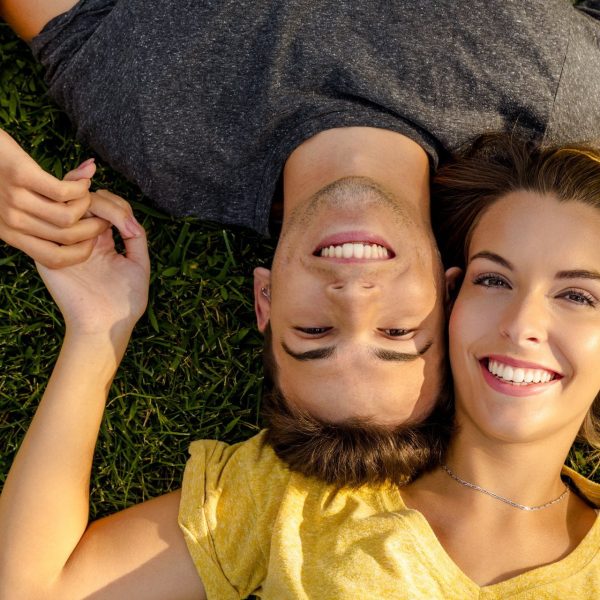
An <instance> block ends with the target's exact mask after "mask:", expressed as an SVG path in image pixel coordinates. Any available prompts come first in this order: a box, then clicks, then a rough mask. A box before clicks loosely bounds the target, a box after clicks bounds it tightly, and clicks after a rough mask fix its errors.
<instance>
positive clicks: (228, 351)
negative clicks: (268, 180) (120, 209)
mask: <svg viewBox="0 0 600 600" xmlns="http://www.w3.org/2000/svg"><path fill="white" fill-rule="evenodd" d="M0 127H1V128H3V129H5V130H6V131H7V132H8V133H10V134H11V135H12V136H13V137H15V138H16V139H17V141H18V142H19V143H21V145H22V146H23V147H24V148H25V149H26V150H27V151H28V152H30V153H31V154H32V155H33V157H34V158H35V159H36V160H37V161H38V162H39V163H40V164H41V165H42V166H43V167H44V168H45V169H46V170H48V171H50V172H52V173H54V174H55V175H57V176H59V177H60V176H61V175H62V174H63V173H64V172H66V171H67V170H69V169H71V168H73V167H74V166H76V165H77V164H79V162H81V161H82V160H84V159H85V158H87V157H89V156H94V154H93V153H92V152H90V151H89V150H88V149H86V148H83V147H81V145H80V144H79V143H77V142H76V141H75V138H74V132H73V128H72V127H71V125H70V124H69V122H68V120H67V119H66V117H65V116H64V114H63V113H62V112H61V111H60V110H59V109H57V108H56V106H55V105H54V104H53V103H52V101H51V100H49V99H48V98H47V97H46V95H45V86H44V84H43V80H42V77H41V70H40V69H39V67H38V66H37V65H36V64H35V62H34V61H33V59H32V57H31V55H30V52H29V49H28V48H27V46H26V45H25V44H23V43H22V42H20V41H19V40H17V39H16V38H15V37H14V35H13V34H12V32H11V31H10V30H9V29H8V27H7V26H5V25H3V24H0ZM95 181H96V185H97V186H98V187H106V188H108V189H111V190H112V191H115V192H116V193H119V194H121V195H122V196H124V197H125V198H127V199H129V200H130V201H132V203H133V205H134V208H135V211H136V214H137V216H138V218H139V219H140V220H141V222H142V223H143V225H144V227H146V229H147V230H148V236H149V240H150V254H151V258H152V268H153V274H152V280H151V288H150V303H149V309H148V312H147V313H146V315H145V316H144V317H143V318H142V319H141V321H140V322H139V324H138V326H137V327H136V330H135V332H134V335H133V339H132V342H131V344H130V347H129V349H128V351H127V354H126V356H125V359H124V361H123V365H122V367H121V369H120V370H119V372H118V374H117V377H116V379H115V382H114V384H113V386H112V389H111V392H110V398H109V402H108V408H107V410H106V415H105V419H104V422H103V425H102V430H101V432H100V438H99V441H98V448H97V454H96V459H95V467H94V472H93V481H92V495H91V505H92V509H91V512H92V517H98V516H101V515H104V514H107V513H111V512H114V511H115V510H119V509H122V508H124V507H125V506H128V505H130V504H133V503H137V502H140V501H142V500H145V499H147V498H150V497H153V496H156V495H158V494H161V493H163V492H165V491H167V490H171V489H175V488H177V487H178V486H179V484H180V481H181V475H182V471H183V466H184V464H185V461H186V456H187V447H188V445H189V443H190V441H191V440H193V439H197V438H204V437H206V438H218V439H222V440H226V441H230V442H232V441H237V440H242V439H246V438H248V437H250V436H251V435H253V434H254V433H256V432H257V431H258V429H259V424H260V421H259V417H258V412H259V406H260V387H261V364H260V351H261V345H262V338H261V336H260V334H259V333H258V332H257V330H256V328H255V326H254V316H253V300H252V286H251V275H252V269H253V267H254V266H256V265H259V264H268V263H269V257H270V256H272V252H273V245H272V244H270V243H266V242H265V241H264V240H262V239H261V238H260V237H259V236H257V235H253V234H251V233H250V232H248V231H241V230H235V229H224V228H223V227H221V226H218V225H211V224H206V223H200V222H199V221H197V220H194V219H183V220H182V219H179V220H175V219H171V218H169V217H167V216H165V215H162V214H160V213H158V212H156V211H155V210H151V209H150V208H149V207H148V204H147V203H145V202H144V199H143V198H142V197H141V196H140V193H139V191H138V190H137V189H136V188H135V187H134V186H132V185H130V184H129V183H127V182H126V181H125V180H124V179H123V178H122V177H120V176H119V175H117V174H116V173H114V172H113V171H111V170H110V169H108V168H106V167H105V166H103V165H102V163H101V162H100V163H99V169H98V175H97V177H96V178H95ZM63 332H64V329H63V324H62V318H61V316H60V313H59V312H58V310H57V309H56V307H55V305H54V303H53V302H52V300H51V299H50V297H49V296H48V294H47V292H46V290H45V288H44V285H43V284H42V282H41V279H40V278H39V276H38V274H37V272H36V270H35V268H34V266H33V263H32V261H31V260H30V259H28V258H27V257H26V256H24V255H23V254H22V253H20V252H18V251H16V250H14V249H12V248H10V247H8V246H6V245H4V244H2V243H0V365H2V368H1V369H0V448H1V449H2V450H1V452H0V487H1V486H2V484H3V482H4V479H5V477H6V474H7V472H8V469H9V467H10V464H11V462H12V459H13V456H14V453H15V451H16V449H17V447H18V445H19V443H20V441H21V439H22V437H23V434H24V432H25V431H26V429H27V427H28V425H29V422H30V420H31V418H32V416H33V413H34V411H35V408H36V406H37V404H38V402H39V400H40V397H41V395H42V393H43V390H44V386H45V384H46V381H47V379H48V377H49V374H50V372H51V369H52V366H53V363H54V362H55V360H56V357H57V353H58V350H59V347H60V343H61V339H62V335H63Z"/></svg>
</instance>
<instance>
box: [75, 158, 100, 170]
mask: <svg viewBox="0 0 600 600" xmlns="http://www.w3.org/2000/svg"><path fill="white" fill-rule="evenodd" d="M95 161H96V159H95V158H88V159H87V160H86V161H84V162H82V163H81V164H80V165H79V166H78V167H77V169H76V171H79V169H83V168H84V167H87V166H88V165H91V164H92V163H94V162H95Z"/></svg>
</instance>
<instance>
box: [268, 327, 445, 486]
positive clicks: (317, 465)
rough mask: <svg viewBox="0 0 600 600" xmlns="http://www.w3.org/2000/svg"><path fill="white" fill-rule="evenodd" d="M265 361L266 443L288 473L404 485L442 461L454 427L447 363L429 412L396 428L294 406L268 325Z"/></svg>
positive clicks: (338, 482)
mask: <svg viewBox="0 0 600 600" xmlns="http://www.w3.org/2000/svg"><path fill="white" fill-rule="evenodd" d="M263 365H264V392H263V405H262V414H263V418H264V419H265V421H266V424H267V434H266V442H267V443H268V444H269V445H270V446H271V447H272V448H273V450H274V451H275V453H276V454H277V456H278V457H279V458H280V459H281V460H282V461H284V462H285V463H286V464H287V465H288V467H289V468H290V469H291V470H292V471H296V472H299V473H302V474H304V475H306V476H309V477H317V478H319V479H321V480H322V481H325V482H327V483H329V484H334V485H338V486H351V487H358V486H361V485H364V484H382V483H384V482H394V483H405V482H407V481H409V480H411V479H413V478H415V477H416V476H418V475H419V474H421V473H423V472H425V471H428V470H431V469H433V468H435V467H436V466H438V465H439V464H440V463H441V462H442V461H443V458H444V455H445V453H446V449H447V447H448V443H449V441H450V437H451V435H452V433H453V429H454V402H453V398H452V392H451V385H450V384H449V381H448V378H449V367H448V365H447V363H446V361H444V365H445V366H444V371H445V372H444V373H442V377H441V380H442V385H441V389H440V392H439V395H438V399H437V402H436V404H435V406H434V408H433V410H432V412H431V413H430V414H429V415H428V416H427V417H425V418H424V419H422V420H420V421H419V422H413V423H403V424H402V425H399V426H397V427H389V426H383V425H379V424H376V423H373V422H371V421H369V420H365V419H358V418H357V419H347V420H345V421H343V422H340V423H331V422H327V421H324V420H322V419H320V418H318V417H315V416H314V415H311V414H310V413H308V412H307V411H305V410H301V409H299V408H297V407H295V406H293V405H292V404H291V403H290V402H288V401H287V399H286V398H285V396H284V394H283V392H282V390H281V388H280V387H279V385H278V383H277V363H276V361H275V356H274V354H273V340H272V334H271V328H270V326H269V325H267V327H266V329H265V332H264V349H263Z"/></svg>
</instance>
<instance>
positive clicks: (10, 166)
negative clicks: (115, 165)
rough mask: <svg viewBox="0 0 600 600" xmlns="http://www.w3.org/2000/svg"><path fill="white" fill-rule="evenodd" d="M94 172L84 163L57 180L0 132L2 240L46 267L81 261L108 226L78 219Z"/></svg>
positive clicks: (99, 221) (95, 220)
mask: <svg viewBox="0 0 600 600" xmlns="http://www.w3.org/2000/svg"><path fill="white" fill-rule="evenodd" d="M94 172H95V165H94V164H93V162H89V161H87V162H86V163H83V165H81V167H80V168H79V169H77V170H76V171H74V172H71V173H70V174H69V175H68V176H67V177H66V178H65V181H60V180H59V179H56V178H55V177H53V176H52V175H50V174H49V173H46V171H44V170H43V169H42V168H41V167H40V166H39V165H38V164H37V163H36V162H35V161H34V160H33V159H32V158H31V157H30V156H29V155H28V154H27V153H26V152H25V151H24V150H23V149H22V148H21V147H20V146H19V145H18V144H17V143H16V142H15V140H13V138H12V137H11V136H10V135H8V134H7V133H6V132H5V131H2V130H0V239H3V240H4V241H5V242H6V243H7V244H9V245H11V246H14V247H15V248H18V249H19V250H22V251H23V252H25V253H26V254H28V255H29V256H31V257H32V258H33V259H34V260H36V261H38V262H40V263H42V264H44V265H46V266H49V267H54V268H58V267H61V266H66V265H70V264H75V263H77V262H81V261H83V260H85V259H86V258H87V257H88V256H89V255H90V253H91V252H92V248H93V246H94V239H95V238H96V236H98V235H99V234H100V233H102V232H103V231H104V230H105V229H106V228H107V227H108V226H109V224H108V223H107V222H106V221H105V220H103V219H100V218H97V217H93V218H89V219H82V217H83V216H84V215H85V213H86V212H87V210H88V209H89V207H90V202H91V197H90V193H89V187H90V178H91V177H92V176H93V174H94Z"/></svg>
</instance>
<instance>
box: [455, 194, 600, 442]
mask: <svg viewBox="0 0 600 600" xmlns="http://www.w3.org/2000/svg"><path fill="white" fill-rule="evenodd" d="M450 360H451V364H452V372H453V375H454V381H455V388H456V403H457V407H456V408H457V418H458V420H459V424H460V425H461V426H465V425H467V424H469V423H470V424H471V425H474V426H475V427H476V428H477V429H478V430H480V431H481V432H482V433H484V434H485V436H486V437H488V438H489V437H492V438H496V439H501V440H504V441H513V442H517V441H534V440H538V439H544V438H548V437H549V436H552V435H555V434H558V435H561V436H562V435H564V436H569V437H570V438H571V441H572V438H573V437H574V436H575V434H576V432H577V431H578V429H579V427H580V425H581V423H582V421H583V418H584V417H585V414H586V412H587V410H588V408H589V407H590V405H591V403H592V401H593V399H594V397H595V396H596V394H597V393H598V390H600V211H599V210H598V209H595V208H592V207H590V206H586V205H584V204H581V203H578V202H563V203H559V202H558V201H557V200H555V199H554V198H553V197H551V196H542V195H540V194H536V193H532V192H524V191H520V192H513V193H511V194H509V195H507V196H505V197H504V198H502V199H500V200H498V201H497V202H496V203H495V204H493V205H492V206H491V207H490V208H489V209H488V210H487V212H485V213H484V215H483V217H482V218H481V220H480V222H479V224H478V225H477V227H476V229H475V231H474V233H473V237H472V241H471V244H470V247H469V250H468V262H467V268H466V272H465V274H464V282H463V284H462V287H461V289H460V293H459V295H458V298H457V300H456V303H455V305H454V308H453V311H452V315H451V317H450ZM569 443H570V442H569Z"/></svg>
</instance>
